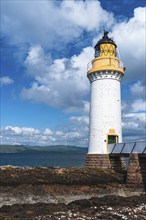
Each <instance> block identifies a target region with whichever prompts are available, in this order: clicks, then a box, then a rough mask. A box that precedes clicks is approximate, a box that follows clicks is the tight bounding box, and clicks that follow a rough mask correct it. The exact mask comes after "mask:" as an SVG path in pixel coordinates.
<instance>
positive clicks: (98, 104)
mask: <svg viewBox="0 0 146 220" xmlns="http://www.w3.org/2000/svg"><path fill="white" fill-rule="evenodd" d="M94 49H95V55H94V56H95V57H94V59H93V60H92V61H91V62H90V63H89V65H88V70H87V77H88V79H89V81H90V86H91V100H90V119H89V147H88V154H87V157H86V166H88V167H101V168H109V167H110V162H109V155H108V144H111V143H112V144H113V143H120V142H122V126H121V89H120V82H121V79H122V77H123V75H124V71H125V67H124V65H123V63H122V62H121V60H120V58H119V57H118V53H117V45H116V43H115V42H114V40H113V39H112V38H110V37H109V36H108V32H107V31H105V32H104V35H103V37H102V38H101V39H100V40H99V41H98V42H97V44H96V45H95V47H94Z"/></svg>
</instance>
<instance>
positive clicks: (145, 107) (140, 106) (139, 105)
mask: <svg viewBox="0 0 146 220" xmlns="http://www.w3.org/2000/svg"><path fill="white" fill-rule="evenodd" d="M132 110H133V112H139V111H145V112H146V101H143V100H142V99H136V100H135V101H134V102H133V103H132Z"/></svg>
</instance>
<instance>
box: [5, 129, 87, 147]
mask: <svg viewBox="0 0 146 220" xmlns="http://www.w3.org/2000/svg"><path fill="white" fill-rule="evenodd" d="M1 143H3V144H10V143H11V144H23V145H27V144H29V145H40V146H43V145H46V146H48V145H59V144H70V145H76V146H84V147H87V140H86V139H84V134H82V133H81V132H79V131H76V130H72V131H60V130H56V131H55V132H53V131H52V130H51V129H49V128H46V129H45V131H42V132H41V131H40V130H39V129H36V128H28V127H13V126H6V127H3V128H1Z"/></svg>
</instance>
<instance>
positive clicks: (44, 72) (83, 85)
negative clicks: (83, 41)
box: [21, 45, 93, 112]
mask: <svg viewBox="0 0 146 220" xmlns="http://www.w3.org/2000/svg"><path fill="white" fill-rule="evenodd" d="M92 54H93V48H92V47H87V48H84V49H83V50H82V51H81V53H80V54H79V55H78V56H77V55H74V56H72V57H71V58H70V59H69V58H68V59H67V58H61V59H55V60H54V61H52V60H51V58H50V55H49V54H46V55H45V54H44V51H43V48H42V47H41V46H38V45H37V46H34V47H31V48H30V50H29V54H28V56H27V58H26V61H25V65H26V68H27V71H28V73H29V74H31V76H33V78H34V82H33V83H32V85H31V87H29V88H23V89H22V91H21V97H22V98H23V99H27V100H33V101H35V102H38V103H45V104H47V105H49V106H51V107H55V108H62V109H64V110H65V111H67V112H76V111H83V112H87V111H88V109H89V103H88V101H87V100H86V99H85V96H86V95H88V94H89V89H90V84H89V81H88V79H87V77H86V72H87V66H86V64H87V63H88V62H89V61H90V60H91V58H92Z"/></svg>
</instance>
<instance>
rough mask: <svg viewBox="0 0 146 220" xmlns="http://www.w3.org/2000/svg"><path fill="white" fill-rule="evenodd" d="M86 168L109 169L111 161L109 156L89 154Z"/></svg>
mask: <svg viewBox="0 0 146 220" xmlns="http://www.w3.org/2000/svg"><path fill="white" fill-rule="evenodd" d="M85 166H86V167H88V168H101V169H109V168H110V160H109V155H108V154H87V156H86V162H85Z"/></svg>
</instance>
